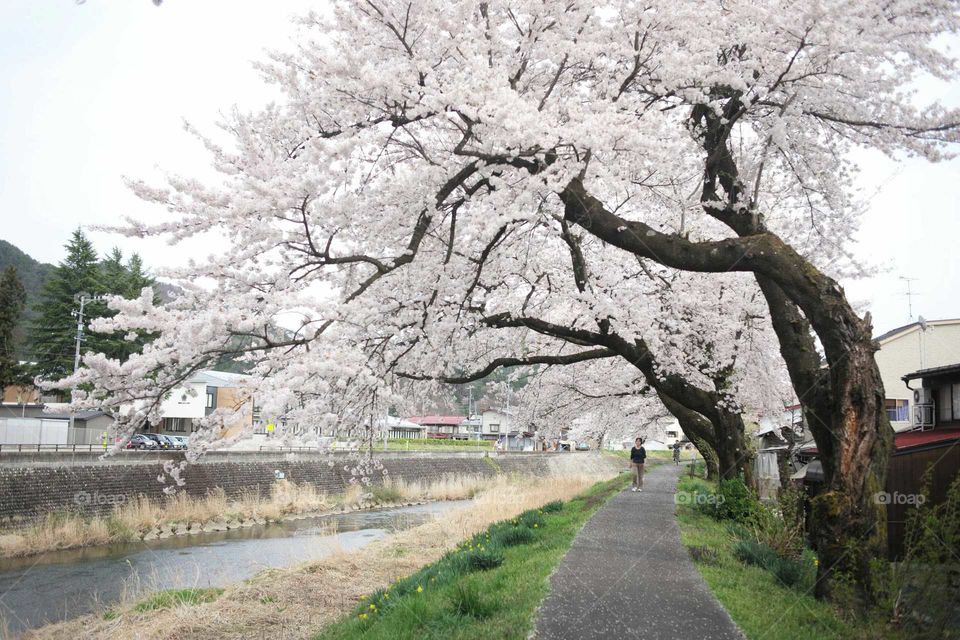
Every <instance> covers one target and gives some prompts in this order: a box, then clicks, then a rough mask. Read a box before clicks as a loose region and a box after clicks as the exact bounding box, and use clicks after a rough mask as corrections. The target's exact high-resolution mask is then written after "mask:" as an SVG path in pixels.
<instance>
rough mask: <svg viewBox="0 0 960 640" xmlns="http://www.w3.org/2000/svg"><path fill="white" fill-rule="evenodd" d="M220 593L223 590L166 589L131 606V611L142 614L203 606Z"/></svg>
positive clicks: (211, 588)
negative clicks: (158, 610) (159, 610)
mask: <svg viewBox="0 0 960 640" xmlns="http://www.w3.org/2000/svg"><path fill="white" fill-rule="evenodd" d="M222 593H223V589H216V588H213V587H210V588H206V589H167V590H166V591H158V592H157V593H154V594H152V595H151V596H150V597H148V598H145V599H143V600H141V601H140V602H138V603H137V604H135V605H134V606H133V610H134V611H137V612H139V613H143V612H145V611H156V610H157V609H172V608H173V607H183V606H191V605H198V604H204V603H206V602H213V601H214V600H216V599H217V598H219V597H220V594H222Z"/></svg>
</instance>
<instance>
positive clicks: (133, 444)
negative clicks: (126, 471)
mask: <svg viewBox="0 0 960 640" xmlns="http://www.w3.org/2000/svg"><path fill="white" fill-rule="evenodd" d="M159 448H160V445H158V444H157V443H156V441H154V440H153V439H152V438H148V437H147V436H145V435H144V434H142V433H138V434H136V435H135V436H133V437H132V438H130V440H129V441H128V442H127V449H159Z"/></svg>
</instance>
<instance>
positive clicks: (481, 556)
mask: <svg viewBox="0 0 960 640" xmlns="http://www.w3.org/2000/svg"><path fill="white" fill-rule="evenodd" d="M628 481H629V477H628V476H627V475H626V474H622V475H620V476H618V477H617V478H614V479H613V480H610V481H608V482H601V483H597V484H596V485H594V486H593V487H591V488H590V489H589V490H587V491H586V492H584V493H583V494H581V495H580V496H577V497H576V498H574V499H572V500H570V501H569V502H566V503H563V504H562V505H561V506H560V508H557V507H556V506H552V507H550V509H551V510H550V511H549V512H548V511H547V510H543V509H540V510H532V511H528V512H526V513H524V514H521V515H520V516H518V517H516V518H514V519H513V520H510V521H506V522H499V523H496V524H494V525H491V526H490V527H489V528H488V529H487V530H486V531H484V532H481V533H479V534H477V535H476V536H474V537H473V538H471V539H469V540H467V541H466V542H464V543H463V544H461V545H460V546H459V547H458V548H457V549H456V550H454V551H451V552H450V553H448V554H447V555H445V556H444V557H443V558H441V559H440V560H438V561H437V562H435V563H433V564H431V565H427V566H426V567H424V568H423V569H421V570H420V571H418V572H417V573H415V574H413V575H411V576H407V577H406V578H403V579H401V580H399V581H397V582H396V583H394V584H393V585H391V586H390V587H389V588H388V589H384V590H381V591H377V592H376V593H373V594H370V596H368V597H366V598H364V600H363V601H362V602H360V603H358V605H357V608H356V610H355V611H354V612H353V613H352V614H350V615H349V616H345V617H343V618H341V619H340V620H339V621H337V622H335V623H334V624H332V625H331V626H329V627H327V628H326V629H324V630H323V631H322V632H321V633H320V634H319V635H318V636H316V638H317V640H334V639H337V640H342V639H348V638H363V639H364V640H374V639H378V638H379V639H383V640H388V639H389V640H393V639H399V638H417V639H420V638H424V639H431V638H435V639H438V640H439V639H444V640H446V639H447V638H451V639H457V640H467V639H481V638H516V639H517V640H523V639H525V638H526V637H527V636H528V634H529V632H530V630H531V628H532V624H533V616H534V612H535V611H536V608H537V606H539V604H540V602H541V601H542V600H543V598H544V596H545V595H546V592H547V577H548V576H549V575H550V573H551V572H552V571H553V568H554V567H555V566H556V564H557V563H558V562H559V561H560V559H561V558H562V557H563V556H564V554H565V553H566V552H567V549H568V548H569V547H570V544H571V543H572V542H573V539H574V537H575V536H576V534H577V532H578V531H579V530H580V528H581V527H582V526H583V524H584V523H585V522H586V521H587V520H588V519H589V517H590V516H591V515H592V514H593V512H594V511H596V510H597V509H598V508H599V507H600V505H602V504H603V503H604V502H605V501H606V500H607V498H609V497H610V496H611V495H613V494H614V493H616V492H618V491H619V490H621V489H622V488H623V487H624V486H625V485H626V484H627V482H628ZM520 531H524V533H519V532H520Z"/></svg>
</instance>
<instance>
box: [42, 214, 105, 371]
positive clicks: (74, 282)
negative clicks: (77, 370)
mask: <svg viewBox="0 0 960 640" xmlns="http://www.w3.org/2000/svg"><path fill="white" fill-rule="evenodd" d="M66 250H67V257H66V258H65V259H64V260H63V261H62V262H61V263H60V264H59V265H57V267H56V269H54V271H53V274H52V275H51V277H50V279H49V280H48V281H47V283H46V284H45V285H44V287H43V291H42V292H41V299H40V302H39V304H38V305H37V319H36V320H35V321H34V323H33V325H32V326H31V328H30V352H31V357H32V358H33V360H34V362H35V365H34V373H35V374H36V375H39V376H41V377H43V378H46V379H49V380H58V379H60V378H62V377H64V376H66V375H68V374H70V373H72V372H73V354H74V344H75V342H74V339H75V335H76V319H75V318H74V316H73V312H74V311H75V310H76V309H77V308H78V305H79V303H78V302H77V294H79V293H87V294H90V295H97V294H101V293H104V289H103V284H102V281H101V277H100V276H101V273H100V271H101V270H100V265H99V263H98V261H97V252H96V250H95V249H94V248H93V244H92V243H91V242H90V240H88V239H87V237H86V236H85V235H84V233H83V231H81V230H80V229H77V230H76V231H74V232H73V236H72V237H71V238H70V241H69V242H68V243H67V245H66ZM103 311H104V305H103V304H102V303H99V302H95V301H94V302H89V303H88V304H87V305H86V308H85V309H84V322H85V323H86V322H87V321H88V320H89V319H91V318H94V317H96V316H97V315H100V314H102V313H103ZM86 335H87V342H86V343H85V344H84V350H85V351H86V350H90V349H93V350H99V349H97V348H96V345H95V344H94V343H95V342H96V337H95V334H90V333H87V334H86Z"/></svg>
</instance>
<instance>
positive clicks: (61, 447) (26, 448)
mask: <svg viewBox="0 0 960 640" xmlns="http://www.w3.org/2000/svg"><path fill="white" fill-rule="evenodd" d="M109 449H110V446H106V447H105V446H103V445H102V444H0V453H3V452H5V451H7V452H10V451H16V452H18V453H23V452H28V453H29V452H30V451H63V452H67V451H71V452H76V451H98V452H105V451H107V450H109ZM121 451H136V452H137V453H151V452H154V451H156V452H169V451H184V449H161V448H159V447H157V448H154V449H137V448H132V449H121Z"/></svg>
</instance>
